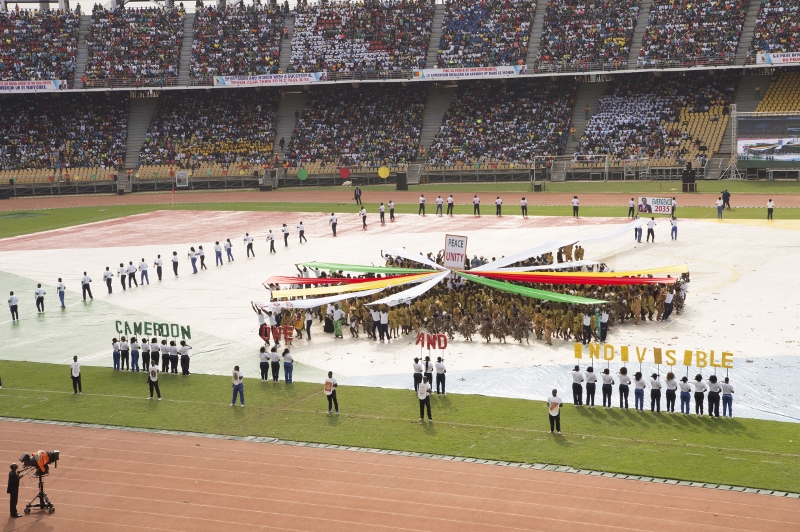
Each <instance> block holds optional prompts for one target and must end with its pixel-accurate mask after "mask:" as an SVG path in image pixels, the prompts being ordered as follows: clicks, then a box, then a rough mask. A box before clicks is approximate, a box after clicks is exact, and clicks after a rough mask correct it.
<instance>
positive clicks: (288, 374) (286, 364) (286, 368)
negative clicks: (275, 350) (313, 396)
mask: <svg viewBox="0 0 800 532" xmlns="http://www.w3.org/2000/svg"><path fill="white" fill-rule="evenodd" d="M281 356H282V357H283V381H284V382H285V383H286V384H292V373H293V372H294V357H293V356H292V354H291V353H290V352H289V348H288V347H287V348H285V349H284V350H283V353H282V354H281Z"/></svg>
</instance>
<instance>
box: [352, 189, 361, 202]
mask: <svg viewBox="0 0 800 532" xmlns="http://www.w3.org/2000/svg"><path fill="white" fill-rule="evenodd" d="M353 199H355V200H356V205H361V189H360V188H358V187H356V189H355V190H354V191H353Z"/></svg>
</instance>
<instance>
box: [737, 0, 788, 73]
mask: <svg viewBox="0 0 800 532" xmlns="http://www.w3.org/2000/svg"><path fill="white" fill-rule="evenodd" d="M798 51H800V2H797V1H795V0H761V10H760V11H759V14H758V19H757V20H756V27H755V30H754V32H753V42H752V44H751V45H750V52H749V55H748V62H755V55H756V53H758V52H798Z"/></svg>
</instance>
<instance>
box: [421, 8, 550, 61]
mask: <svg viewBox="0 0 800 532" xmlns="http://www.w3.org/2000/svg"><path fill="white" fill-rule="evenodd" d="M535 11H536V2H534V1H531V0H478V1H474V0H450V1H449V2H448V3H447V9H446V12H445V15H444V18H443V20H442V36H441V39H440V41H439V51H438V64H437V65H436V66H438V67H439V68H455V67H459V68H460V67H486V66H499V65H524V64H525V59H526V57H527V56H528V46H529V44H530V43H529V41H530V33H531V23H532V22H533V17H534V13H535ZM431 66H433V65H431Z"/></svg>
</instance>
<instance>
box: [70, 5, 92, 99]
mask: <svg viewBox="0 0 800 532" xmlns="http://www.w3.org/2000/svg"><path fill="white" fill-rule="evenodd" d="M91 25H92V16H91V15H81V25H80V29H79V30H78V53H77V55H76V56H75V82H74V84H73V87H74V88H76V89H82V88H83V82H82V81H81V78H82V77H83V75H84V74H85V73H86V63H87V62H88V61H89V49H88V48H87V47H86V36H87V35H88V34H89V27H90V26H91Z"/></svg>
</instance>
